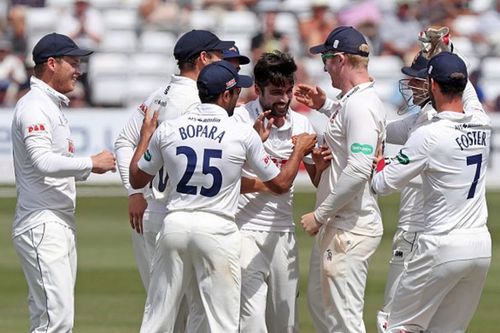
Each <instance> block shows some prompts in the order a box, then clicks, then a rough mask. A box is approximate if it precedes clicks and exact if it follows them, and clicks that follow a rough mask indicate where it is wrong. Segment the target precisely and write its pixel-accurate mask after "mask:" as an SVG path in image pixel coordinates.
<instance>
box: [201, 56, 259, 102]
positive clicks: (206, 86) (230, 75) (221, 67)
mask: <svg viewBox="0 0 500 333" xmlns="http://www.w3.org/2000/svg"><path fill="white" fill-rule="evenodd" d="M196 84H197V86H198V91H199V93H200V95H203V96H210V95H219V94H221V93H223V92H224V91H226V90H229V89H231V88H234V87H239V88H248V87H251V86H252V84H253V80H252V78H251V77H250V76H247V75H239V74H238V72H237V71H236V68H235V67H234V66H233V64H231V63H230V62H228V61H226V60H221V61H216V62H214V63H211V64H209V65H207V66H205V67H203V69H202V70H201V72H200V74H199V75H198V81H197V82H196Z"/></svg>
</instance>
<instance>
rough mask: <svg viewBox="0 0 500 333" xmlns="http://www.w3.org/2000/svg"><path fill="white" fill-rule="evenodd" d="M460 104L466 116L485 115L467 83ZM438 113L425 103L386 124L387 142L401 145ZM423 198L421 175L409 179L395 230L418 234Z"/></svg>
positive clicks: (421, 222)
mask: <svg viewBox="0 0 500 333" xmlns="http://www.w3.org/2000/svg"><path fill="white" fill-rule="evenodd" d="M462 101H463V103H464V112H465V114H474V113H479V114H482V113H484V110H483V106H482V104H481V102H479V99H478V98H477V94H476V91H475V89H474V87H473V86H472V84H471V83H470V82H468V83H467V86H466V88H465V90H464V93H463V96H462ZM436 114H437V111H436V110H435V109H434V108H433V107H432V105H431V103H430V102H429V103H427V104H426V105H425V106H424V107H423V108H422V110H421V111H420V112H418V113H415V114H412V115H410V116H408V117H405V118H403V119H400V120H397V121H393V122H390V123H388V124H387V137H386V141H387V143H392V144H398V145H403V144H404V143H405V142H406V141H407V140H408V137H409V135H410V134H411V133H412V132H413V131H415V130H416V129H417V128H419V127H420V126H423V125H425V124H428V123H429V122H430V121H432V118H433V117H434V116H435V115H436ZM423 209H424V196H423V193H422V179H421V177H420V176H417V177H415V178H414V179H412V180H411V182H410V184H409V185H408V186H405V187H404V188H403V189H402V190H401V198H400V202H399V221H398V228H400V229H403V230H405V231H410V232H420V231H422V230H423V228H424V210H423Z"/></svg>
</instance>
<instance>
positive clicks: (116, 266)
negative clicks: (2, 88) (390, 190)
mask: <svg viewBox="0 0 500 333" xmlns="http://www.w3.org/2000/svg"><path fill="white" fill-rule="evenodd" d="M96 191H98V190H97V189H96ZM488 201H489V211H490V219H489V226H490V231H491V233H492V236H493V259H492V265H491V268H490V272H489V275H488V280H487V282H486V286H485V289H484V292H483V296H482V298H481V303H480V305H479V308H478V310H477V312H476V315H475V316H474V319H473V321H472V323H471V325H470V327H469V330H468V331H469V332H474V333H482V332H496V331H497V329H498V326H499V325H500V317H499V316H498V314H499V313H500V284H498V283H497V281H498V280H499V279H500V263H499V262H498V260H497V258H498V257H499V255H500V233H499V232H500V226H499V225H498V224H497V221H498V219H499V218H500V193H494V192H491V193H488ZM313 202H314V194H311V193H309V194H297V195H296V200H295V218H296V219H297V218H300V216H301V215H302V214H303V213H306V212H308V211H310V210H311V208H312V207H313ZM14 205H15V199H11V198H2V199H1V200H0V221H1V224H0V332H1V333H18V332H27V331H28V313H27V303H26V297H27V287H26V283H25V281H24V277H23V274H22V272H21V269H20V266H19V263H18V261H17V257H16V255H15V252H14V249H13V246H12V241H11V239H10V233H11V223H12V218H13V214H14ZM380 205H381V209H382V213H383V218H384V227H385V233H384V237H383V240H382V243H381V245H380V247H379V249H378V250H377V252H376V253H375V255H374V257H373V259H372V261H371V263H370V270H369V275H368V283H367V289H366V297H365V323H366V326H367V330H368V332H369V333H371V332H376V329H375V313H376V311H377V310H378V308H379V307H380V306H381V304H382V300H383V291H384V283H385V277H386V273H387V268H388V264H387V262H388V259H389V256H390V247H391V244H390V240H391V238H392V235H393V233H394V229H395V226H396V221H397V216H398V197H397V196H390V197H387V198H381V199H380ZM77 224H78V232H77V235H78V245H77V246H78V278H77V286H76V323H75V330H74V332H75V333H104V332H106V333H115V332H116V333H128V332H138V331H139V327H140V323H141V319H142V311H143V306H144V300H145V293H144V291H143V289H142V284H141V282H140V279H139V274H138V273H137V270H136V267H135V262H134V259H133V254H132V246H131V241H130V230H129V224H128V220H127V200H126V198H124V197H119V198H115V197H111V198H79V199H78V208H77ZM297 235H298V239H299V247H300V269H301V281H300V286H301V290H300V297H299V310H300V315H299V316H300V331H301V332H304V333H309V332H314V329H313V326H312V323H311V319H310V316H309V313H308V310H307V304H306V288H305V287H306V283H307V271H308V267H309V264H308V260H309V255H310V248H311V245H312V238H311V237H309V236H307V235H306V234H304V232H302V230H299V229H298V231H297Z"/></svg>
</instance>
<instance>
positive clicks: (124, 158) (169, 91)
mask: <svg viewBox="0 0 500 333" xmlns="http://www.w3.org/2000/svg"><path fill="white" fill-rule="evenodd" d="M200 104H201V102H200V98H199V96H198V88H197V86H196V81H194V80H192V79H190V78H187V77H184V76H180V75H172V78H171V80H170V83H169V84H168V85H166V86H163V87H160V88H158V89H157V90H156V91H154V92H153V93H152V94H151V95H150V96H149V97H148V98H147V99H146V100H145V101H144V103H142V104H141V106H140V107H139V108H138V109H137V110H136V111H135V112H134V114H133V115H132V116H131V117H130V119H129V120H128V122H127V124H126V125H125V127H124V128H123V129H122V131H121V132H120V134H119V135H118V138H117V139H116V142H115V149H116V150H118V149H120V150H122V151H123V150H127V152H128V154H123V152H121V153H118V154H117V159H118V168H119V169H120V175H121V177H122V182H123V183H124V186H125V188H127V190H128V191H129V195H130V194H133V193H137V192H143V194H144V198H145V199H146V200H147V202H148V208H147V210H148V211H151V212H156V213H165V212H166V206H165V203H166V200H167V198H166V197H165V193H166V192H165V189H166V187H167V183H168V176H167V174H166V172H164V170H163V169H160V170H159V171H158V174H157V175H156V176H155V177H154V179H153V181H152V183H151V186H150V185H148V186H146V187H145V188H144V189H142V190H140V191H137V190H133V189H132V188H131V187H130V184H129V180H128V169H129V165H130V161H131V159H132V156H133V151H134V150H135V147H136V146H137V144H138V143H139V138H140V132H141V126H142V121H143V119H144V109H145V108H148V109H150V110H151V111H158V112H159V116H158V122H159V123H162V122H164V121H166V120H171V119H176V118H178V117H180V116H181V115H183V114H186V113H188V112H190V111H192V110H193V109H194V108H196V107H197V106H198V105H200Z"/></svg>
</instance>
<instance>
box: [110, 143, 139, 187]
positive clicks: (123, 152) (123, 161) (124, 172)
mask: <svg viewBox="0 0 500 333" xmlns="http://www.w3.org/2000/svg"><path fill="white" fill-rule="evenodd" d="M115 154H116V162H117V165H118V171H119V172H120V178H121V180H122V184H123V186H124V187H125V189H126V190H127V192H128V195H132V194H136V193H142V189H137V190H136V189H133V188H132V186H131V185H130V182H129V166H130V162H131V161H132V156H133V155H134V149H132V148H130V147H122V148H118V149H116V150H115Z"/></svg>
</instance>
